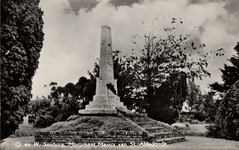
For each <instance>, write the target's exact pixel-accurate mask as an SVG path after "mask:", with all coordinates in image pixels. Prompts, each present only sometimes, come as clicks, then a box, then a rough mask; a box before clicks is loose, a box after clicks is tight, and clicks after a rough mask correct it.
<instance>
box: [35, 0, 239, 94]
mask: <svg viewBox="0 0 239 150" xmlns="http://www.w3.org/2000/svg"><path fill="white" fill-rule="evenodd" d="M110 2H111V3H112V4H110ZM122 2H124V1H122ZM80 4H82V5H80ZM129 6H130V7H129ZM40 7H41V8H42V10H43V11H44V16H43V20H44V33H45V37H44V43H43V49H42V52H41V57H40V60H39V61H40V63H39V69H38V70H37V74H36V75H35V76H34V78H33V91H32V92H33V95H34V96H36V95H39V96H40V95H45V94H46V93H49V89H48V92H47V91H46V89H44V88H43V86H44V85H45V84H49V83H50V82H52V81H55V82H57V83H58V85H62V86H64V85H65V84H66V83H68V82H73V83H76V82H77V80H78V79H79V77H81V76H86V77H87V71H88V70H90V71H91V70H92V69H93V67H94V62H95V61H96V59H97V58H99V53H100V28H101V26H102V25H109V26H110V27H111V33H112V41H113V43H112V44H113V50H120V51H122V53H123V54H128V53H129V52H130V51H131V49H132V48H137V46H136V45H134V44H132V42H131V41H132V40H133V38H132V36H133V35H136V34H139V35H144V34H147V33H148V32H149V31H153V30H154V29H155V33H156V34H157V36H164V35H166V34H165V33H164V32H163V28H165V27H170V26H172V25H175V26H176V32H175V35H179V34H190V35H191V39H189V40H196V41H198V42H202V43H204V44H206V45H207V46H206V48H205V49H204V50H205V51H211V50H216V49H217V48H221V47H222V48H224V49H225V51H226V55H225V56H224V57H221V58H217V57H212V58H211V59H210V60H209V67H208V70H209V71H210V72H211V73H212V78H211V79H208V80H206V79H205V80H204V81H203V83H200V85H202V86H203V89H205V88H206V86H207V82H214V81H218V80H221V77H220V75H221V73H220V70H219V68H222V67H223V63H227V59H228V58H230V56H232V54H233V47H234V46H235V45H236V42H238V37H239V30H238V21H237V19H236V18H237V17H238V15H236V14H238V13H237V11H236V10H234V11H229V7H233V6H231V4H230V5H229V1H226V2H220V3H213V2H210V3H190V4H189V3H188V1H186V0H180V1H178V0H170V1H165V0H145V1H131V0H128V1H127V4H124V3H120V1H112V0H111V1H109V0H101V1H97V0H94V1H93V0H92V1H89V3H88V0H86V1H79V3H77V2H76V1H75V0H51V1H49V0H41V1H40ZM73 7H74V8H73ZM116 7H117V8H116ZM76 12H77V13H78V15H76ZM173 17H174V18H177V19H179V18H181V20H182V21H183V24H180V23H178V24H172V23H171V20H172V18H173ZM156 18H157V19H156ZM195 26H196V28H195ZM140 42H141V43H139V44H141V45H142V41H140Z"/></svg>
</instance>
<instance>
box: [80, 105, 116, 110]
mask: <svg viewBox="0 0 239 150" xmlns="http://www.w3.org/2000/svg"><path fill="white" fill-rule="evenodd" d="M85 109H86V110H87V109H89V110H92V109H114V107H113V106H112V105H100V104H98V105H97V104H96V105H92V104H91V105H86V107H85Z"/></svg>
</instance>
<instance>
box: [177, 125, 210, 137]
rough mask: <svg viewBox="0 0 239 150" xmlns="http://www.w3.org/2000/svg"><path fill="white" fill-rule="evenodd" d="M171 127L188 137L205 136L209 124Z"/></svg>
mask: <svg viewBox="0 0 239 150" xmlns="http://www.w3.org/2000/svg"><path fill="white" fill-rule="evenodd" d="M173 126H174V127H175V128H176V129H177V130H178V131H180V132H182V133H184V135H188V136H206V135H207V132H208V130H207V128H206V126H209V124H189V123H175V124H173Z"/></svg>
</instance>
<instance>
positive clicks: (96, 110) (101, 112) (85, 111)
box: [79, 109, 117, 115]
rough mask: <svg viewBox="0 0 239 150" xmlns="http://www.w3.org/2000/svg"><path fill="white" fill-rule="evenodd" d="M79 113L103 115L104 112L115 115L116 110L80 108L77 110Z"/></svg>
mask: <svg viewBox="0 0 239 150" xmlns="http://www.w3.org/2000/svg"><path fill="white" fill-rule="evenodd" d="M79 114H86V115H88V114H90V115H104V114H112V115H116V114H117V111H116V110H115V109H114V110H107V109H92V110H91V109H81V110H79Z"/></svg>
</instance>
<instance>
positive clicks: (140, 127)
mask: <svg viewBox="0 0 239 150" xmlns="http://www.w3.org/2000/svg"><path fill="white" fill-rule="evenodd" d="M113 70H114V68H113V58H112V40H111V29H110V27H109V26H106V25H104V26H102V27H101V43H100V75H99V78H97V83H96V94H95V96H94V97H93V101H91V102H90V103H89V105H86V108H85V109H82V110H79V114H80V115H72V116H70V117H69V118H67V120H66V121H63V122H57V123H54V124H52V125H51V126H50V127H47V128H44V129H42V130H40V131H39V132H37V133H36V134H35V141H36V142H39V143H40V144H46V143H58V144H65V145H72V143H79V144H86V143H91V144H97V145H100V144H101V143H105V144H115V145H119V144H127V145H134V144H136V145H139V144H140V143H142V142H149V143H162V142H165V143H168V144H170V143H175V142H182V141H184V140H185V137H184V136H181V133H180V132H179V131H177V130H176V128H174V127H172V126H170V125H168V124H165V123H163V122H160V121H156V120H153V119H151V118H149V117H147V116H146V115H144V114H138V113H132V112H131V111H129V110H127V108H126V107H125V106H124V105H123V103H122V102H120V98H119V97H118V96H117V83H116V80H115V79H114V72H113ZM132 143H134V144H132Z"/></svg>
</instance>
